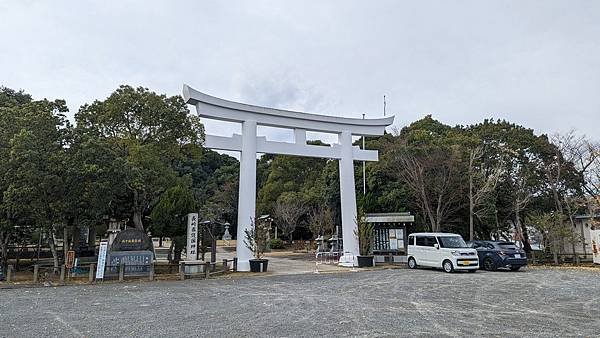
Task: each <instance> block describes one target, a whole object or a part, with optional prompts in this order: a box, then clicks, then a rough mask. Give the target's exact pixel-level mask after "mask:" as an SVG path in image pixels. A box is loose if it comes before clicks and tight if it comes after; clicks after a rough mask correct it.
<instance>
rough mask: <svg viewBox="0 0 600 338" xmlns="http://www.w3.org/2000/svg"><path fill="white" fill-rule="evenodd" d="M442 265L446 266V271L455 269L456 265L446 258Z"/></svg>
mask: <svg viewBox="0 0 600 338" xmlns="http://www.w3.org/2000/svg"><path fill="white" fill-rule="evenodd" d="M442 267H443V268H444V271H446V272H448V273H450V272H452V271H454V266H452V262H450V261H449V260H445V261H444V263H442Z"/></svg>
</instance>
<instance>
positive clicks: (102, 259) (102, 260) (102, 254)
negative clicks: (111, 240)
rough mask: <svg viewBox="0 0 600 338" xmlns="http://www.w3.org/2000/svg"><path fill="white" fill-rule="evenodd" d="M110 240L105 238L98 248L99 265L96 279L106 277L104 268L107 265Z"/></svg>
mask: <svg viewBox="0 0 600 338" xmlns="http://www.w3.org/2000/svg"><path fill="white" fill-rule="evenodd" d="M107 251H108V241H107V240H105V239H103V240H102V242H100V249H99V250H98V265H97V266H96V279H104V268H105V267H106V252H107Z"/></svg>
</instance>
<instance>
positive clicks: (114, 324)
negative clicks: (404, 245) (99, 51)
mask: <svg viewBox="0 0 600 338" xmlns="http://www.w3.org/2000/svg"><path fill="white" fill-rule="evenodd" d="M599 278H600V274H599V273H598V272H596V271H592V272H590V271H575V270H543V269H530V270H529V271H527V270H526V271H523V272H517V273H511V272H496V273H486V272H477V273H476V274H467V273H454V274H446V273H444V272H441V271H433V270H407V269H403V270H378V271H368V272H355V273H352V272H347V273H329V274H305V275H280V276H267V277H241V276H240V275H233V277H231V278H228V279H211V280H186V281H170V282H154V283H125V284H105V285H94V286H72V287H60V288H37V289H14V290H0V336H2V337H4V336H6V337H43V336H64V337H83V336H90V337H103V336H113V337H114V336H123V337H130V336H131V337H133V336H137V337H140V336H141V337H148V336H157V337H175V336H209V337H221V336H240V335H247V336H305V337H314V336H347V335H353V336H369V337H370V336H407V337H408V336H410V337H413V336H431V337H442V336H486V337H515V336H528V337H532V336H533V337H548V336H552V337H565V336H578V335H579V336H585V337H591V336H597V335H598V333H599V332H600V315H599V313H598V307H599V304H600V288H599V287H598V280H599Z"/></svg>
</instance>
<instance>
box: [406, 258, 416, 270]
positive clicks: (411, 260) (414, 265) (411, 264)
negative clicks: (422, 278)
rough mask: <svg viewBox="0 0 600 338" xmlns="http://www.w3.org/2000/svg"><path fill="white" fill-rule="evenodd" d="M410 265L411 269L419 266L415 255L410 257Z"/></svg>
mask: <svg viewBox="0 0 600 338" xmlns="http://www.w3.org/2000/svg"><path fill="white" fill-rule="evenodd" d="M408 267H409V268H411V269H416V268H417V261H416V260H415V259H414V258H413V257H411V258H409V259H408Z"/></svg>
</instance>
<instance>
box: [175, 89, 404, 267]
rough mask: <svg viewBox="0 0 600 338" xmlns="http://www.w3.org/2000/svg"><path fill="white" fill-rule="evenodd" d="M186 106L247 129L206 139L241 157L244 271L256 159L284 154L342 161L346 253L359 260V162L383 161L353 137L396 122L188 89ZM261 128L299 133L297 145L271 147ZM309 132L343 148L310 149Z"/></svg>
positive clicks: (240, 257) (240, 217)
mask: <svg viewBox="0 0 600 338" xmlns="http://www.w3.org/2000/svg"><path fill="white" fill-rule="evenodd" d="M183 97H184V99H185V102H186V103H188V104H192V105H195V106H196V111H197V113H198V115H199V116H200V117H205V118H209V119H215V120H221V121H229V122H237V123H241V124H242V135H237V134H236V135H233V136H232V137H222V136H214V135H206V139H205V146H206V147H207V148H211V149H218V150H233V151H240V152H241V159H240V183H239V184H240V186H239V197H238V198H239V201H238V224H237V234H238V240H237V247H236V254H237V257H238V270H240V271H249V270H250V264H249V262H248V260H249V259H251V258H252V252H251V251H250V250H249V249H248V248H247V247H246V246H245V245H244V241H243V240H241V238H243V235H244V233H245V230H246V229H250V227H251V219H253V218H254V217H256V154H257V153H269V154H283V155H297V156H308V157H322V158H330V159H337V160H339V161H340V163H339V169H340V198H341V201H340V202H341V207H342V210H341V211H342V236H343V239H344V251H345V252H349V253H351V254H353V255H355V256H356V255H358V239H357V238H356V236H355V235H354V232H355V229H356V228H357V225H356V222H355V219H356V214H357V212H356V192H355V187H354V162H353V161H354V160H357V161H377V160H378V153H377V151H376V150H362V149H360V148H359V147H353V146H352V135H357V136H374V135H383V133H384V130H385V127H386V126H389V125H391V124H392V122H394V116H390V117H386V118H380V119H354V118H345V117H335V116H325V115H315V114H308V113H301V112H295V111H289V110H280V109H273V108H267V107H259V106H253V105H248V104H243V103H238V102H232V101H228V100H223V99H220V98H217V97H214V96H210V95H207V94H204V93H201V92H199V91H197V90H195V89H193V88H191V87H189V86H187V85H183ZM257 125H262V126H269V127H278V128H287V129H293V130H294V143H287V142H274V141H267V140H266V138H265V137H257V136H256V127H257ZM306 131H316V132H325V133H335V134H337V135H338V143H337V144H333V145H332V146H317V145H309V144H306Z"/></svg>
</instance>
